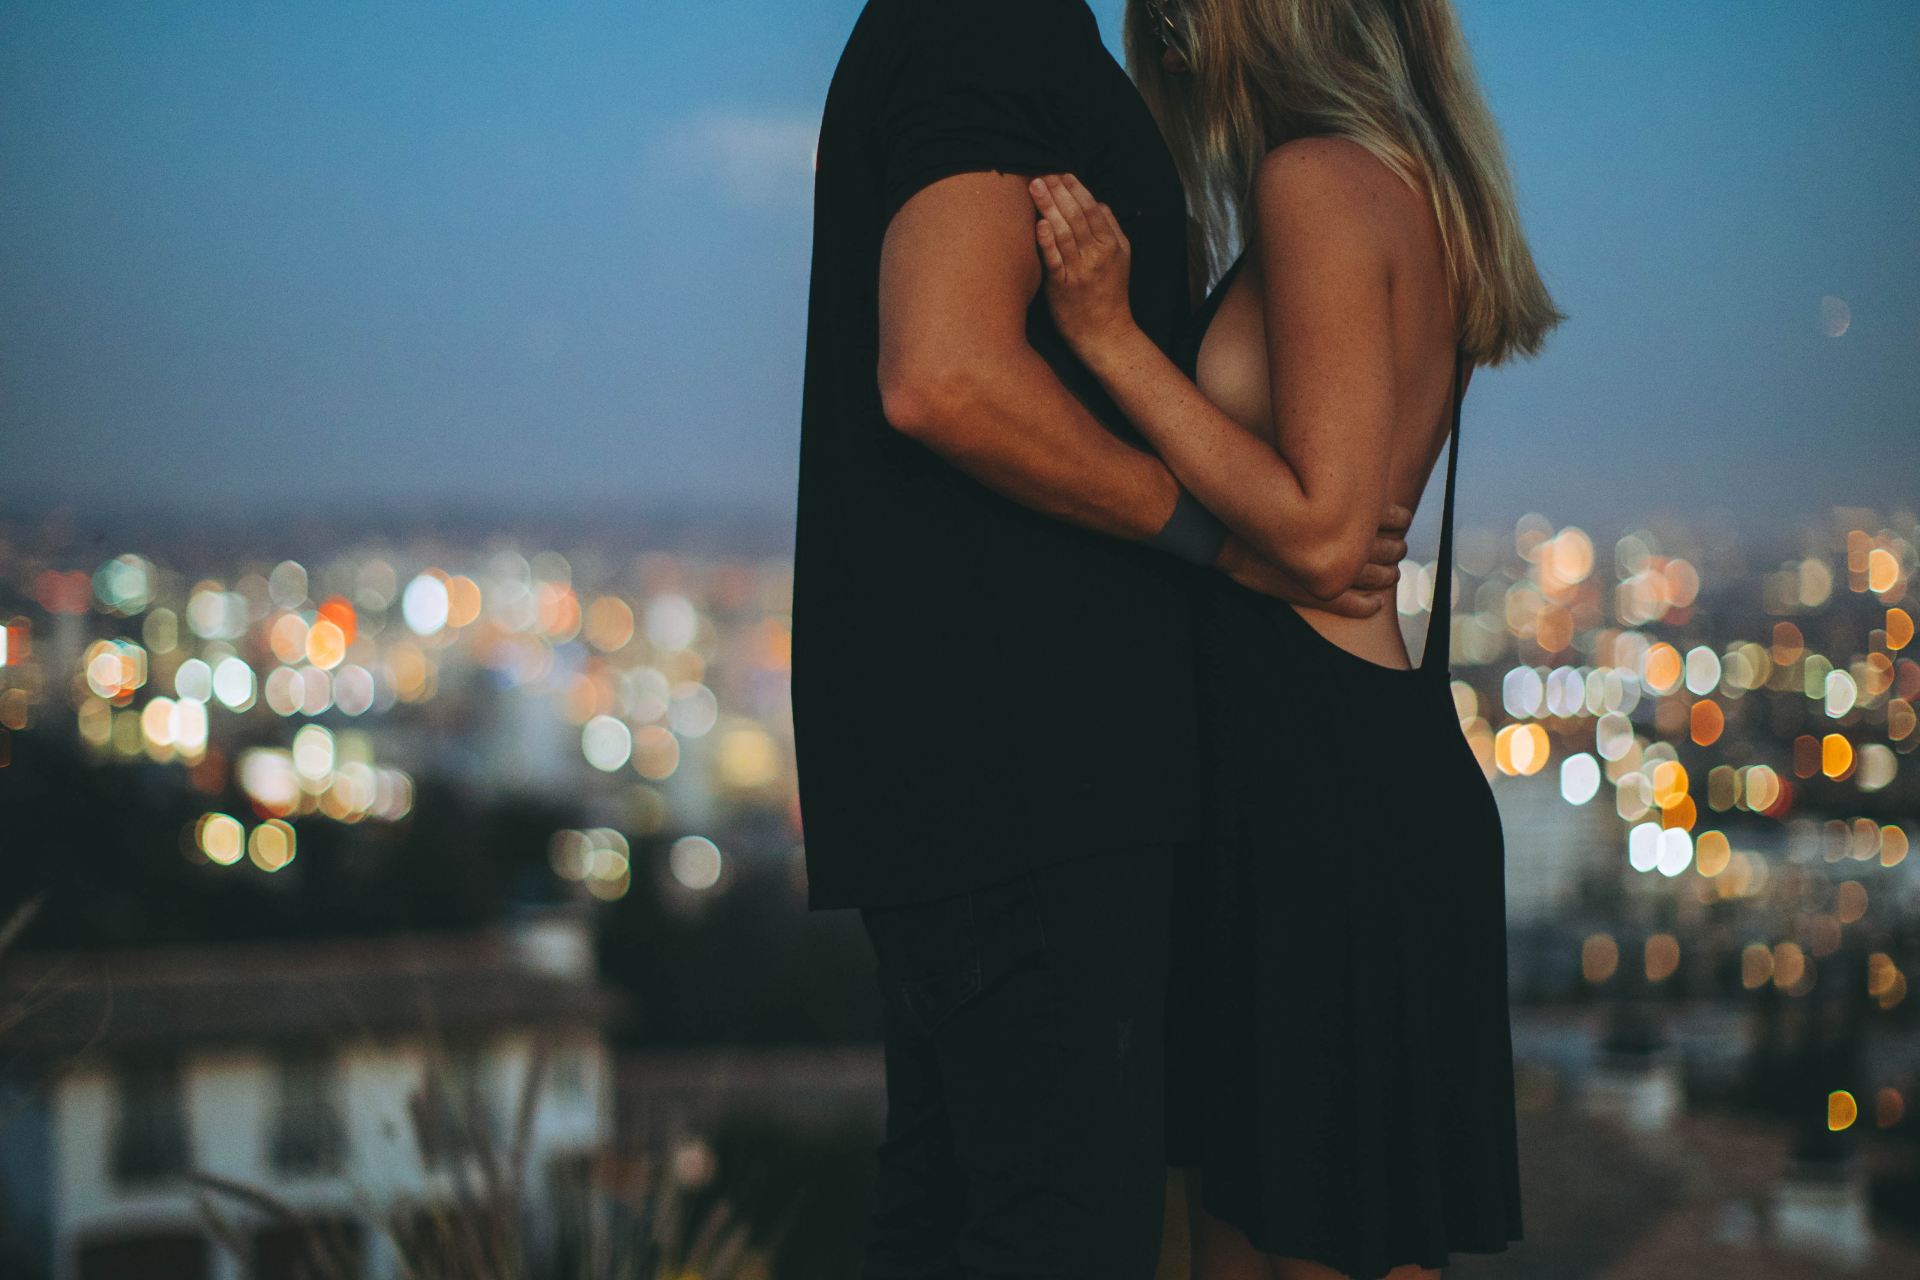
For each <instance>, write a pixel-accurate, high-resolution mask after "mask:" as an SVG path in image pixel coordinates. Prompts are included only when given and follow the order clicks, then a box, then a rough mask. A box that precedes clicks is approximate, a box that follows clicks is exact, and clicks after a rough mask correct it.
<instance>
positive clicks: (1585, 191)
mask: <svg viewBox="0 0 1920 1280" xmlns="http://www.w3.org/2000/svg"><path fill="white" fill-rule="evenodd" d="M858 7H859V6H858V4H857V3H856V0H806V2H805V3H798V2H796V0H702V2H701V3H697V4H665V3H660V2H659V0H628V2H627V3H623V4H581V3H542V4H533V3H517V4H499V3H492V4H463V5H458V6H455V5H426V4H418V3H401V2H396V0H387V2H385V3H378V4H333V3H330V4H324V5H322V4H298V3H284V4H266V3H250V4H242V3H220V2H216V0H202V2H199V3H193V4H156V3H138V4H136V3H113V2H110V0H90V2H89V3H85V4H77V3H72V2H71V0H63V2H61V3H42V2H38V0H0V503H4V504H5V505H6V506H8V507H10V508H12V509H14V510H16V511H21V510H33V509H38V508H42V507H45V506H46V505H48V504H50V503H60V504H67V505H69V506H71V508H72V509H73V510H74V511H75V513H77V514H79V515H81V516H82V517H85V516H88V515H93V516H101V517H104V516H106V515H109V514H117V515H123V516H124V515H126V514H128V513H139V512H154V513H163V514H166V515H168V516H169V517H171V518H176V519H177V518H179V517H182V516H191V515H193V514H195V513H204V514H206V515H208V516H209V517H214V516H218V517H221V518H224V519H229V520H231V519H248V518H255V517H257V518H260V519H263V520H268V519H275V518H279V516H280V515H282V514H283V513H285V512H288V511H304V512H308V513H311V514H315V515H324V514H325V513H326V512H327V511H329V510H340V511H347V510H351V509H354V508H356V507H363V506H366V505H369V504H371V505H376V506H380V507H383V508H387V509H396V510H404V509H409V508H411V509H418V510H422V511H429V510H438V511H448V510H451V511H459V512H463V513H465V514H467V515H469V516H472V515H475V514H481V515H484V513H487V512H489V511H498V512H499V513H501V515H502V517H503V518H506V517H507V516H510V515H511V514H512V513H514V512H526V511H537V512H545V513H555V512H566V513H577V514H580V515H583V516H589V517H590V516H592V515H594V514H595V513H600V512H605V513H609V514H615V513H619V512H621V511H639V510H645V509H648V508H650V507H654V506H659V505H674V504H678V505H681V506H686V505H688V504H693V505H698V506H704V507H707V508H710V509H712V510H714V511H716V512H723V511H728V510H744V511H752V512H757V513H759V514H760V515H761V516H762V517H763V518H764V517H766V516H769V515H771V516H773V517H776V518H777V517H779V516H781V515H782V514H783V513H785V512H787V511H790V510H791V504H792V493H793V487H794V479H795V459H796V449H797V433H798V417H799V393H800V371H801V353H802V342H803V338H804V317H805V297H806V283H807V252H808V240H809V220H810V190H809V187H810V179H811V161H810V152H811V147H812V143H813V138H814V135H815V132H816V130H817V127H818V120H819V109H820V103H821V100H822V98H823V96H824V94H825V90H826V85H827V80H828V77H829V76H830V74H831V72H832V68H833V63H834V59H835V58H836V57H837V55H838V53H839V50H840V47H841V45H842V43H843V42H844V40H845V37H846V33H847V31H848V29H849V28H850V26H851V24H852V22H853V19H854V16H855V14H856V12H857V10H858ZM1094 9H1095V10H1096V12H1097V13H1098V14H1099V17H1100V21H1101V24H1102V28H1103V30H1104V31H1105V32H1106V33H1107V34H1108V36H1109V38H1110V40H1113V39H1115V38H1116V37H1117V28H1118V16H1119V10H1120V3H1119V0H1100V2H1099V3H1096V4H1095V5H1094ZM1460 10H1461V12H1462V16H1463V21H1464V23H1465V25H1466V28H1467V33H1468V36H1469V39H1470V40H1471V42H1472V45H1473V47H1474V50H1475V55H1476V59H1477V63H1478V66H1479V70H1480V74H1481V77H1482V82H1483V84H1484V86H1485V88H1486V91H1487V94H1488V96H1489V98H1490V100H1491V102H1492V104H1493V107H1494V110H1495V112H1496V114H1497V115H1498V117H1499V119H1500V120H1501V122H1502V125H1503V127H1504V129H1505V131H1506V136H1507V139H1508V144H1509V148H1510V158H1511V160H1512V164H1513V168H1514V172H1515V175H1516V179H1517V182H1518V185H1519V188H1520V192H1521V196H1522V201H1523V208H1524V213H1525V216H1526V219H1527V225H1528V227H1529V230H1530V234H1531V237H1532V241H1533V245H1534V248H1535V252H1536V254H1537V256H1538V258H1539V259H1540V261H1541V263H1542V265H1543V269H1544V270H1545V272H1546V275H1547V278H1548V283H1549V285H1550V286H1551V287H1552V288H1553V290H1554V292H1555V294H1556V297H1557V299H1558V301H1559V303H1560V306H1561V309H1562V310H1564V311H1566V312H1568V313H1569V315H1570V316H1571V320H1570V321H1569V322H1568V323H1567V324H1566V325H1565V326H1563V327H1562V328H1561V330H1560V331H1559V332H1558V333H1557V334H1556V335H1555V336H1554V337H1553V339H1552V340H1551V343H1550V346H1549V348H1548V351H1547V354H1546V355H1545V356H1544V357H1542V358H1541V359H1540V360H1538V361H1536V362H1533V363H1530V364H1524V365H1516V366H1513V367H1510V368H1506V369H1499V370H1486V371H1482V373H1481V375H1480V376H1479V377H1478V378H1476V380H1475V383H1474V389H1473V393H1472V395H1471V396H1470V397H1469V399H1468V403H1467V410H1466V425H1465V430H1464V434H1465V441H1466V444H1465V449H1466V452H1465V453H1464V454H1463V463H1462V473H1463V483H1464V489H1463V501H1464V502H1465V504H1466V506H1465V508H1464V510H1465V512H1466V514H1467V516H1468V517H1469V518H1473V519H1478V520H1481V521H1486V522H1491V521H1493V520H1496V519H1500V520H1505V519H1511V518H1512V517H1513V516H1516V515H1518V514H1520V513H1521V512H1525V511H1529V510H1532V511H1540V512H1543V513H1546V514H1548V515H1549V516H1550V517H1551V518H1553V519H1554V520H1556V521H1565V520H1577V521H1581V522H1586V523H1589V524H1591V525H1593V526H1594V527H1596V528H1607V527H1613V526H1615V525H1617V524H1618V523H1619V522H1621V521H1623V520H1626V519H1629V518H1633V517H1638V516H1649V515H1660V514H1663V513H1672V514H1680V515H1686V516H1705V515H1707V514H1708V513H1712V514H1714V515H1717V516H1727V517H1731V518H1732V519H1733V520H1735V521H1736V522H1741V523H1745V524H1747V525H1749V526H1750V527H1751V526H1753V525H1756V524H1757V525H1761V526H1763V527H1764V526H1765V525H1769V524H1772V525H1780V524H1783V523H1790V522H1791V521H1792V520H1795V519H1798V518H1802V517H1809V516H1813V515H1816V514H1817V513H1819V512H1820V511H1821V510H1822V509H1823V508H1824V507H1826V506H1829V505H1832V504H1859V505H1877V506H1879V507H1881V508H1883V509H1884V508H1892V507H1899V506H1905V507H1907V508H1908V509H1911V508H1912V507H1913V506H1914V504H1915V502H1916V501H1917V500H1920V460H1916V459H1917V458H1920V453H1917V452H1916V449H1915V447H1914V437H1915V428H1916V426H1917V425H1920V373H1917V372H1916V369H1917V368H1920V141H1916V138H1917V137H1920V131H1917V130H1916V129H1915V122H1916V121H1920V5H1916V4H1913V3H1912V2H1911V0H1880V2H1875V3H1869V2H1868V0H1854V2H1852V3H1848V4H1845V5H1832V4H1827V3H1814V2H1810V0H1808V2H1799V3H1788V4H1776V5H1766V6H1757V5H1746V4H1735V3H1706V2H1704V0H1688V2H1687V3H1682V4H1675V3H1672V2H1671V0H1657V2H1656V0H1640V2H1635V3H1620V4H1605V5H1602V4H1593V3H1590V2H1587V3H1572V2H1571V0H1528V2H1527V3H1517V2H1512V0H1508V2H1502V3H1496V2H1493V0H1461V3H1460ZM1823 299H1838V300H1840V301H1839V302H1838V303H1836V302H1833V301H1827V302H1824V303H1823ZM1842 303H1843V304H1844V317H1843V313H1842V306H1841V304H1842ZM1843 318H1844V319H1845V322H1846V327H1845V330H1844V332H1843V333H1840V335H1839V336H1829V331H1830V330H1835V329H1838V328H1840V322H1841V320H1842V319H1843Z"/></svg>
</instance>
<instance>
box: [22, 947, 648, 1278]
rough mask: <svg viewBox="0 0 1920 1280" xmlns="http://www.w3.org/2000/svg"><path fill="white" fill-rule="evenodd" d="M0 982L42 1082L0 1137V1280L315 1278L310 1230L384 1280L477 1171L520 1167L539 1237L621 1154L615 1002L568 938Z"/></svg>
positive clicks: (64, 971) (220, 952)
mask: <svg viewBox="0 0 1920 1280" xmlns="http://www.w3.org/2000/svg"><path fill="white" fill-rule="evenodd" d="M0 974H3V975H4V980H5V982H6V985H7V987H8V989H9V991H10V993H11V994H12V995H13V996H14V997H15V998H16V999H21V998H24V1001H25V1006H26V1008H27V1009H28V1012H27V1014H26V1016H25V1017H24V1018H23V1019H22V1020H21V1021H20V1022H19V1024H18V1025H17V1026H15V1027H14V1028H13V1029H12V1031H11V1032H9V1033H8V1034H7V1042H8V1044H9V1046H10V1048H11V1050H12V1052H13V1053H14V1054H17V1055H21V1056H23V1057H24V1058H25V1059H27V1060H28V1061H30V1062H31V1063H32V1064H33V1065H34V1067H35V1068H36V1070H35V1071H34V1072H33V1073H32V1074H33V1075H34V1077H35V1078H37V1079H39V1080H41V1081H42V1082H43V1083H42V1084H41V1085H40V1086H39V1087H37V1088H35V1089H33V1090H31V1091H30V1092H28V1093H26V1094H25V1095H24V1096H19V1097H16V1098H14V1099H12V1102H13V1105H12V1106H11V1107H9V1108H8V1109H7V1110H6V1111H5V1112H4V1113H0V1114H4V1116H5V1118H4V1119H0V1217H3V1218H4V1222H5V1228H6V1239H7V1240H8V1241H9V1242H10V1243H11V1245H12V1247H13V1251H14V1253H15V1255H16V1256H15V1257H13V1258H10V1259H7V1260H5V1261H4V1262H0V1271H7V1274H9V1275H11V1274H13V1272H12V1271H10V1270H7V1268H8V1267H9V1266H12V1267H23V1268H27V1271H26V1274H28V1275H31V1274H34V1273H35V1272H38V1273H39V1274H43V1275H45V1276H48V1277H51V1278H52V1280H117V1278H120V1277H125V1278H128V1280H133V1278H135V1277H137V1278H138V1280H228V1278H230V1277H239V1276H241V1275H243V1274H246V1275H252V1276H257V1277H260V1280H270V1278H272V1277H282V1276H284V1277H292V1276H295V1275H301V1274H313V1272H311V1271H308V1270H303V1269H302V1262H303V1259H304V1258H305V1256H306V1255H307V1253H308V1252H309V1251H310V1249H311V1247H312V1242H313V1240H314V1238H315V1233H316V1232H318V1233H319V1234H320V1235H321V1236H322V1237H323V1238H325V1239H326V1240H328V1242H329V1243H330V1244H332V1245H335V1246H337V1247H339V1248H340V1250H341V1252H342V1253H343V1254H344V1255H345V1256H346V1257H348V1258H349V1259H350V1260H351V1263H352V1266H353V1268H354V1270H355V1271H356V1272H357V1274H359V1275H362V1276H366V1277H369V1280H378V1278H380V1277H386V1276H392V1275H396V1274H398V1263H399V1256H398V1251H399V1249H400V1248H402V1247H403V1246H402V1245H401V1244H399V1243H397V1239H400V1238H404V1235H405V1230H406V1224H407V1223H408V1222H410V1221H411V1222H417V1223H422V1224H424V1223H426V1222H429V1221H431V1220H432V1219H433V1218H434V1215H436V1214H438V1213H443V1212H444V1211H446V1210H447V1209H448V1208H449V1206H450V1205H451V1204H452V1202H453V1201H454V1200H455V1198H456V1196H457V1195H458V1194H459V1193H460V1183H461V1180H462V1179H463V1178H468V1179H475V1180H477V1179H479V1178H481V1177H482V1176H484V1175H485V1174H486V1171H485V1170H483V1169H480V1168H478V1166H480V1165H482V1164H486V1163H494V1164H495V1165H496V1166H499V1167H503V1166H506V1165H508V1164H509V1163H510V1162H513V1161H514V1157H515V1156H516V1154H518V1155H519V1160H518V1162H517V1166H516V1167H517V1168H518V1169H519V1170H520V1172H519V1173H518V1174H517V1175H512V1176H517V1177H519V1178H520V1179H521V1180H522V1183H523V1185H524V1188H525V1191H524V1193H523V1198H522V1199H521V1201H520V1203H521V1206H522V1207H523V1208H524V1209H525V1211H526V1213H527V1216H528V1218H529V1219H530V1222H529V1224H528V1225H529V1226H530V1228H531V1229H532V1230H534V1231H539V1230H542V1229H543V1228H542V1226H541V1221H542V1220H549V1219H551V1217H552V1215H553V1213H554V1212H555V1211H556V1210H555V1208H554V1205H553V1204H552V1203H551V1201H552V1199H553V1197H554V1196H555V1195H556V1194H557V1189H558V1188H560V1187H561V1186H563V1185H564V1184H565V1183H566V1180H567V1179H568V1178H570V1177H572V1176H573V1175H574V1173H575V1171H577V1170H578V1169H579V1168H580V1167H581V1165H582V1164H583V1158H584V1157H585V1156H586V1155H588V1154H589V1153H591V1152H592V1151H594V1150H596V1149H598V1148H600V1147H602V1146H603V1145H604V1144H605V1142H606V1140H607V1139H608V1137H609V1136H610V1133H611V1117H612V1096H613V1088H612V1072H611V1068H610V1059H609V1055H608V1052H607V1049H606V1045H605V1042H604V1038H603V1025H604V1023H605V1021H606V1019H607V1015H608V1013H609V1011H610V997H609V995H608V993H607V992H606V991H605V990H604V989H603V988H602V987H601V986H600V985H599V984H598V982H597V980H596V978H595V976H594V969H593V962H592V951H591V945H590V938H589V935H588V933H587V930H586V928H585V926H584V924H583V923H581V922H579V921H577V920H576V919H574V918H572V917H567V916H546V917H538V918H532V919H528V920H523V921H521V922H519V923H518V924H516V925H514V926H512V927H509V928H504V929H500V930H497V931H493V932H489V933H486V934H481V935H472V936H463V937H439V938H435V937H410V938H391V939H378V940H340V941H329V942H325V943H318V944H299V945H276V946H272V947H221V948H206V949H191V950H169V951H165V952H141V953H127V952H122V953H90V954H86V955H65V956H61V955H45V954H42V955H31V956H25V957H20V958H18V959H15V960H13V961H11V962H9V963H8V964H7V965H6V966H5V968H4V970H0ZM460 1165H464V1166H465V1167H464V1168H462V1167H456V1166H460ZM198 1173H204V1174H208V1175H212V1176H213V1178H216V1179H223V1180H227V1181H228V1182H230V1183H231V1184H235V1186H236V1187H245V1188H252V1189H256V1190H258V1191H260V1192H263V1193H265V1195H266V1196H269V1197H271V1199H272V1200H273V1201H274V1202H277V1203H278V1204H280V1205H284V1206H286V1208H287V1209H288V1210H290V1211H291V1215H292V1216H293V1217H294V1218H297V1220H298V1221H297V1223H296V1222H293V1221H290V1220H289V1219H288V1218H287V1217H286V1216H284V1215H276V1214H275V1213H273V1212H271V1211H263V1210H262V1208H261V1206H260V1205H259V1204H249V1203H248V1202H247V1197H246V1196H245V1195H244V1194H241V1193H239V1192H238V1191H237V1190H235V1189H233V1188H227V1189H222V1188H221V1187H220V1186H218V1185H211V1184H209V1183H208V1182H207V1181H206V1180H205V1179H200V1178H196V1177H195V1176H193V1175H195V1174H198ZM209 1205H210V1206H212V1208H213V1211H214V1212H213V1213H212V1214H209V1212H208V1209H207V1207H206V1206H209ZM222 1219H223V1220H224V1221H225V1222H226V1223H227V1224H229V1225H230V1226H231V1228H232V1230H231V1231H227V1230H225V1229H223V1228H222V1227H221V1226H220V1222H219V1220H222ZM375 1222H379V1223H382V1224H384V1225H382V1226H380V1227H377V1228H376V1227H374V1226H373V1225H372V1224H373V1223H375ZM222 1236H225V1245H224V1247H223V1243H222V1239H221V1237H222ZM236 1251H240V1252H244V1253H246V1254H248V1255H249V1256H248V1258H247V1260H246V1264H245V1265H244V1267H243V1265H242V1263H241V1261H240V1259H239V1258H237V1257H235V1256H234V1254H235V1252H236Z"/></svg>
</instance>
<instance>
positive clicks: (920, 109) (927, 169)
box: [876, 0, 1099, 220]
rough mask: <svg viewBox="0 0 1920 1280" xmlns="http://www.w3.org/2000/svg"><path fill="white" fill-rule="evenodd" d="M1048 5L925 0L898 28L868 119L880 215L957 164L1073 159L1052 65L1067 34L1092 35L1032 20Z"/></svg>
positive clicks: (1049, 0) (1063, 165)
mask: <svg viewBox="0 0 1920 1280" xmlns="http://www.w3.org/2000/svg"><path fill="white" fill-rule="evenodd" d="M1054 7H1055V5H1054V3H1053V0H1036V2H1032V3H1028V4H1009V3H995V2H992V0H971V2H970V3H962V4H953V3H947V2H946V0H941V3H938V4H929V5H927V6H926V8H927V9H928V10H930V11H932V12H931V13H930V14H929V16H927V17H926V18H925V19H924V20H923V21H922V22H920V23H919V24H918V26H917V29H916V30H915V31H914V32H913V33H912V34H911V35H910V37H909V38H908V40H907V42H906V47H905V48H904V50H903V51H902V57H901V60H900V63H899V66H898V69H897V75H896V76H895V77H894V78H893V80H892V84H891V86H890V89H889V91H888V92H887V93H886V94H884V95H883V98H882V102H881V106H880V118H879V119H878V120H877V121H876V124H877V126H878V134H879V138H880V145H881V146H882V148H883V149H884V158H883V161H882V167H881V172H882V181H881V193H882V199H883V201H884V204H885V210H884V217H885V219H887V220H891V219H892V217H893V215H894V214H895V213H897V212H898V211H899V209H900V206H901V205H903V204H905V203H906V202H907V201H908V200H909V199H911V198H912V197H913V196H914V195H915V194H916V193H917V192H919V191H920V190H922V189H923V188H925V187H928V186H930V185H932V184H933V183H935V182H938V181H940V180H941V179H942V178H950V177H952V176H953V175H955V174H957V173H985V172H995V173H1018V174H1040V173H1056V172H1061V171H1064V170H1067V169H1071V168H1072V167H1073V163H1072V153H1071V148H1070V145H1069V144H1070V140H1071V133H1070V130H1069V124H1068V117H1067V114H1066V110H1065V107H1066V105H1067V104H1066V102H1065V100H1064V99H1065V96H1066V94H1067V92H1068V90H1067V89H1066V88H1064V87H1063V86H1062V76H1061V70H1060V68H1061V64H1062V63H1063V62H1064V61H1066V60H1068V59H1070V58H1071V57H1072V55H1073V54H1074V53H1075V52H1076V50H1075V49H1074V47H1073V45H1072V43H1071V42H1072V41H1076V40H1085V39H1094V40H1098V38H1099V37H1098V34H1097V31H1096V32H1094V33H1091V34H1090V33H1088V32H1084V31H1081V30H1078V29H1077V28H1075V27H1073V26H1071V25H1068V24H1063V23H1061V22H1059V21H1057V20H1048V18H1046V17H1042V18H1041V20H1040V21H1036V18H1037V17H1041V16H1042V15H1044V14H1045V11H1047V10H1050V9H1052V8H1054ZM1049 17H1050V15H1049ZM1090 17H1091V16H1090V15H1089V20H1090Z"/></svg>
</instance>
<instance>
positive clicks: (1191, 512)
mask: <svg viewBox="0 0 1920 1280" xmlns="http://www.w3.org/2000/svg"><path fill="white" fill-rule="evenodd" d="M1226 540H1227V526H1225V525H1223V524H1221V523H1220V521H1219V520H1217V519H1215V518H1214V514H1213V512H1211V511H1209V510H1207V509H1206V508H1205V507H1203V506H1201V505H1200V500H1199V499H1198V498H1196V497H1194V496H1193V495H1192V494H1191V493H1188V492H1187V488H1186V486H1185V485H1181V486H1180V496H1179V497H1178V498H1176V499H1175V500H1174V503H1173V514H1172V515H1170V516H1168V517H1167V522H1166V523H1165V524H1163V525H1161V526H1160V532H1158V533H1156V534H1154V535H1153V536H1152V537H1151V538H1148V539H1147V545H1148V546H1151V547H1158V548H1160V549H1161V550H1162V551H1165V552H1168V553H1170V554H1172V555H1176V556H1179V557H1180V558H1181V559H1182V560H1186V561H1189V562H1190V563H1193V564H1197V565H1199V566H1201V567H1202V568H1205V567H1207V566H1209V565H1211V564H1212V563H1213V562H1214V561H1215V560H1217V559H1219V557H1220V548H1221V546H1222V545H1224V544H1225V542H1226Z"/></svg>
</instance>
